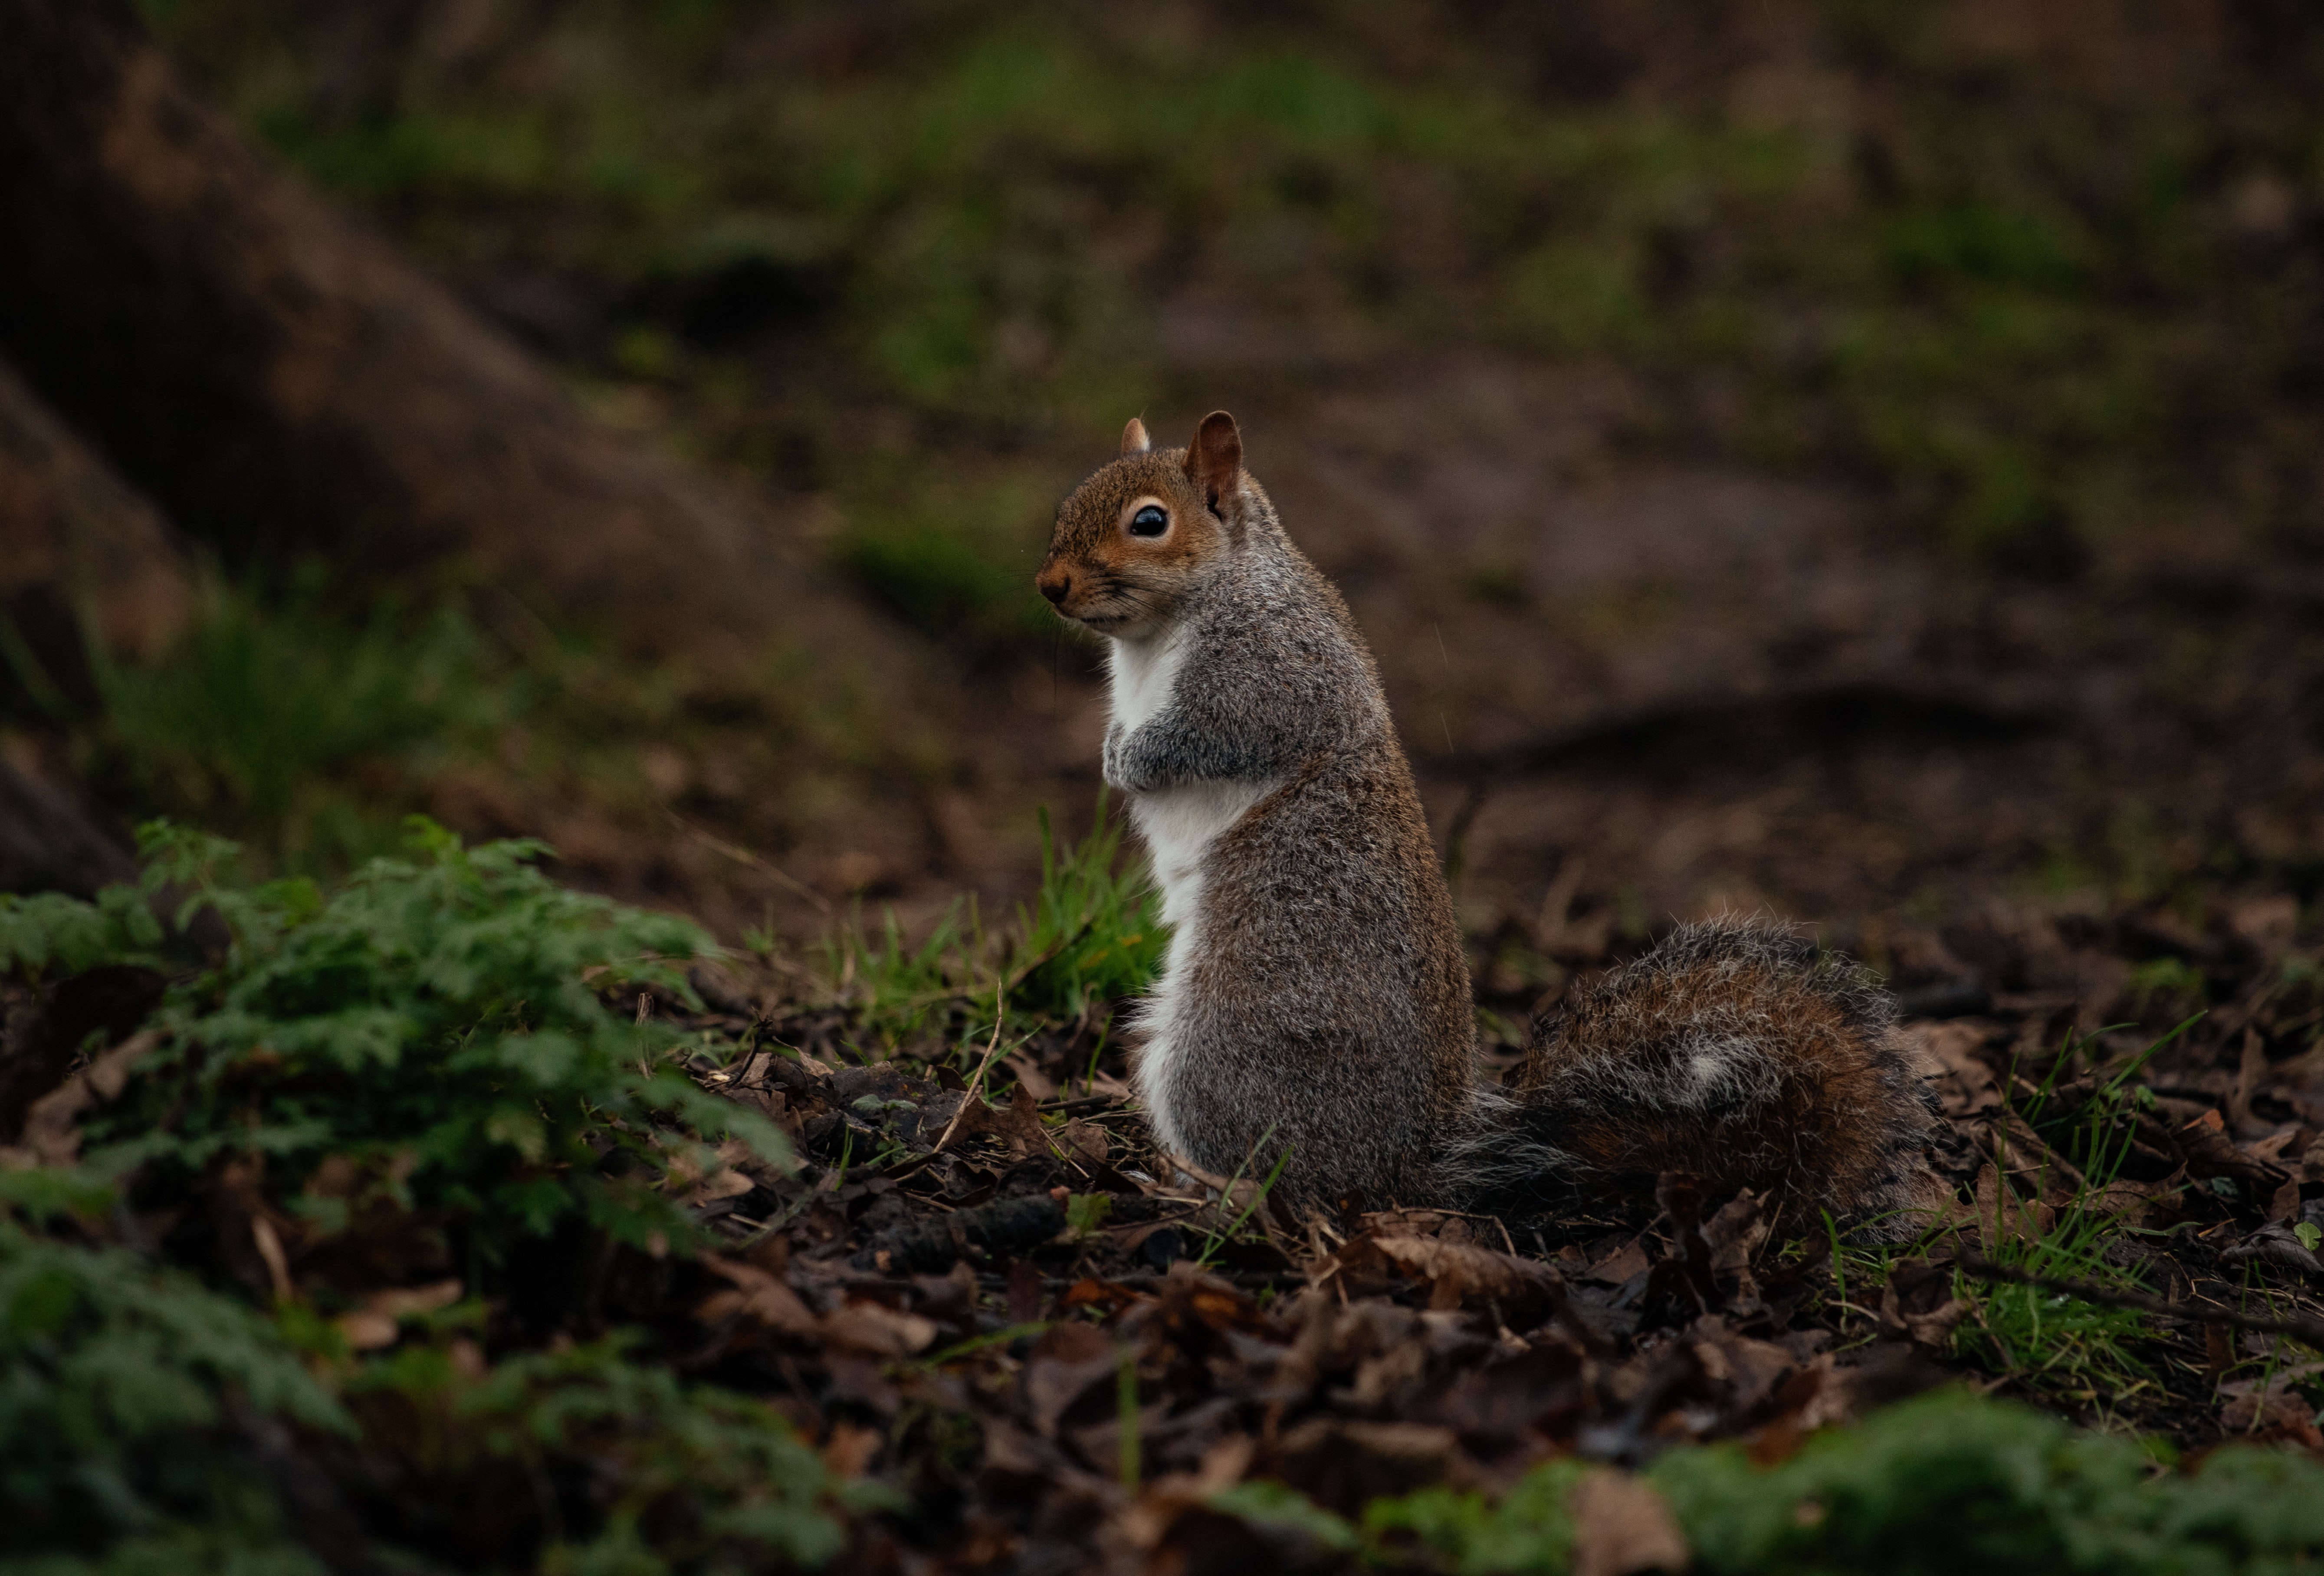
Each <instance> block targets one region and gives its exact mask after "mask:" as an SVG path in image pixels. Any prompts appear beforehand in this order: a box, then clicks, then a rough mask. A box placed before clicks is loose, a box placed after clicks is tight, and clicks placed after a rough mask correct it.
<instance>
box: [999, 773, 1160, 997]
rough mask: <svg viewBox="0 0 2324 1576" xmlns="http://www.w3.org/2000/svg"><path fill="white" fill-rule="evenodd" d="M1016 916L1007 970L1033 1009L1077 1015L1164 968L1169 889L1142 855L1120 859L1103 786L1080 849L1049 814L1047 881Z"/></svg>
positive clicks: (1129, 992)
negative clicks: (1057, 834)
mask: <svg viewBox="0 0 2324 1576" xmlns="http://www.w3.org/2000/svg"><path fill="white" fill-rule="evenodd" d="M1017 923H1018V932H1019V935H1018V941H1017V950H1016V954H1015V956H1014V957H1013V958H1012V960H1011V961H1010V967H1009V977H1010V980H1011V981H1012V982H1013V985H1012V989H1011V992H1010V994H1011V999H1012V1000H1014V1002H1015V1003H1016V1004H1017V1006H1018V1007H1019V1008H1020V1009H1023V1010H1025V1011H1028V1012H1033V1013H1037V1014H1040V1015H1043V1016H1045V1017H1047V1018H1052V1019H1055V1020H1057V1021H1059V1022H1070V1021H1072V1020H1073V1019H1074V1018H1080V1017H1081V1016H1082V1015H1083V1014H1084V1013H1085V1012H1087V1011H1088V1010H1089V1009H1091V1008H1092V1007H1093V1005H1094V1006H1098V1007H1102V1006H1104V1005H1105V1004H1106V1003H1108V1002H1112V1001H1119V1000H1124V999H1125V998H1128V997H1131V996H1135V995H1137V994H1138V993H1139V991H1143V990H1145V989H1146V987H1147V986H1148V985H1150V984H1152V983H1153V982H1154V977H1155V975H1157V973H1159V972H1161V968H1162V954H1163V952H1164V950H1165V949H1166V948H1167V946H1168V945H1169V935H1170V933H1169V930H1168V928H1167V926H1164V924H1163V923H1162V894H1161V891H1160V889H1158V888H1157V887H1156V886H1155V885H1154V884H1153V881H1152V880H1151V879H1150V878H1149V877H1148V874H1147V872H1146V868H1145V866H1144V864H1143V863H1142V862H1139V861H1137V860H1134V859H1131V860H1125V859H1124V858H1123V857H1122V853H1121V824H1120V822H1119V821H1117V820H1115V819H1113V818H1112V817H1111V816H1108V815H1107V814H1106V795H1105V793H1104V791H1103V790H1102V789H1101V790H1100V791H1099V793H1098V799H1097V815H1096V818H1095V820H1094V821H1093V824H1092V825H1091V828H1090V834H1089V835H1088V836H1087V837H1085V838H1084V839H1083V840H1082V841H1081V843H1080V844H1079V845H1078V846H1076V847H1071V848H1062V849H1061V848H1059V847H1058V846H1057V844H1056V842H1055V841H1054V840H1053V839H1052V837H1051V834H1050V828H1049V815H1048V812H1047V810H1043V811H1042V812H1041V888H1040V890H1039V891H1038V892H1037V893H1036V894H1035V895H1034V899H1033V904H1032V907H1031V908H1029V909H1020V910H1019V912H1018V916H1017Z"/></svg>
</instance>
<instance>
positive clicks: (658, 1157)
mask: <svg viewBox="0 0 2324 1576" xmlns="http://www.w3.org/2000/svg"><path fill="white" fill-rule="evenodd" d="M412 843H413V852H414V853H415V855H416V857H414V858H409V859H381V860H375V861H373V862H371V863H369V864H367V865H366V866H364V868H363V869H362V870H361V871H358V872H357V873H356V875H355V877H354V878H353V879H351V880H349V881H348V883H347V884H346V887H345V888H344V889H342V890H340V891H337V892H336V893H333V894H331V895H330V896H328V897H326V896H325V895H324V894H323V893H322V892H321V890H320V889H318V888H317V887H316V885H315V884H314V883H313V882H311V881H309V880H304V879H292V880H278V881H272V882H267V883H264V884H262V885H258V886H245V885H240V884H235V883H232V882H229V881H227V880H223V879H222V878H221V870H222V867H223V866H224V864H225V862H226V861H227V860H229V859H230V858H231V857H232V855H233V852H234V851H233V845H232V844H230V843H222V842H220V841H218V840H216V839H212V838H207V837H202V836H198V835H194V834H184V833H179V832H174V831H171V830H169V829H167V828H153V829H150V830H149V834H148V838H147V853H148V856H149V859H150V861H151V862H150V864H149V872H148V880H149V885H152V886H159V885H160V884H161V883H162V882H163V881H175V882H179V883H181V884H184V885H187V886H190V887H192V888H194V889H195V890H196V893H197V895H196V896H195V897H194V898H192V899H189V903H188V906H187V907H188V911H189V912H190V911H192V910H194V909H197V908H208V909H210V910H212V911H213V912H215V913H216V914H217V917H218V918H219V919H220V920H222V921H223V922H224V924H225V926H226V929H227V931H228V932H229V934H230V935H231V936H232V938H233V941H232V945H231V947H230V949H229V951H228V953H227V954H226V960H225V962H224V963H222V964H221V965H220V966H219V967H217V969H215V970H213V971H210V972H205V973H203V974H200V975H198V976H197V977H195V978H193V979H190V980H187V981H181V982H177V983H175V984H173V985H172V986H171V989H170V991H169V994H168V996H167V997H166V999H165V1000H164V1001H163V1003H162V1005H161V1008H160V1009H158V1011H157V1012H156V1014H155V1016H154V1018H153V1023H154V1026H155V1027H156V1028H160V1029H161V1030H163V1031H164V1032H165V1034H166V1036H167V1039H166V1042H165V1044H163V1045H162V1046H161V1047H160V1048H159V1049H157V1050H155V1051H153V1052H152V1054H151V1055H150V1056H149V1057H148V1058H147V1060H146V1061H145V1062H144V1063H143V1064H142V1065H141V1066H140V1068H139V1069H138V1076H137V1077H136V1079H135V1080H134V1082H133V1083H131V1085H130V1087H129V1088H128V1090H127V1091H126V1092H125V1093H124V1097H123V1099H122V1100H121V1101H119V1102H118V1103H117V1104H116V1105H115V1107H114V1109H112V1110H111V1111H108V1112H107V1113H106V1114H105V1115H104V1116H103V1117H101V1118H99V1119H97V1120H95V1121H94V1122H92V1123H91V1124H90V1127H89V1129H88V1137H89V1138H90V1140H91V1141H92V1146H93V1147H92V1148H91V1151H90V1153H89V1155H88V1166H90V1167H91V1168H92V1169H93V1170H94V1171H95V1172H97V1173H98V1174H99V1175H123V1174H125V1173H127V1172H129V1171H131V1170H132V1169H133V1168H134V1169H137V1170H138V1171H139V1174H140V1176H141V1185H145V1186H162V1187H165V1188H167V1189H169V1190H171V1191H175V1192H182V1191H185V1190H188V1189H190V1188H192V1187H194V1186H196V1184H197V1183H198V1179H200V1178H202V1177H204V1176H207V1175H215V1174H216V1172H217V1168H218V1167H219V1166H222V1165H226V1164H227V1163H230V1162H232V1161H235V1160H236V1159H246V1160H256V1161H260V1162H262V1163H263V1166H264V1172H265V1176H266V1181H267V1184H268V1186H269V1187H270V1188H271V1189H272V1190H274V1191H275V1192H277V1193H278V1194H281V1196H283V1197H285V1198H286V1199H287V1200H288V1201H290V1204H291V1207H292V1208H293V1209H296V1210H299V1211H300V1212H302V1213H304V1214H305V1215H306V1216H307V1217H308V1218H309V1224H310V1225H311V1226H312V1227H313V1229H314V1230H317V1231H318V1232H319V1233H321V1234H322V1235H324V1236H328V1235H330V1234H332V1233H334V1232H335V1231H337V1230H345V1229H346V1226H347V1224H348V1215H349V1211H350V1209H351V1208H353V1207H355V1206H356V1205H359V1204H361V1203H364V1202H367V1201H369V1202H385V1203H392V1206H393V1207H395V1208H397V1209H400V1210H404V1211H414V1212H419V1213H420V1215H421V1216H422V1217H423V1218H426V1219H429V1220H434V1221H448V1222H450V1223H452V1224H453V1225H454V1226H455V1227H456V1228H457V1231H458V1233H459V1236H460V1238H461V1245H462V1246H465V1248H466V1249H467V1250H468V1253H469V1255H470V1261H471V1262H472V1263H473V1264H476V1265H480V1266H481V1265H486V1264H493V1263H496V1262H497V1261H498V1260H499V1259H500V1258H501V1257H502V1256H503V1254H504V1253H505V1252H506V1251H507V1249H508V1248H509V1247H510V1245H511V1244H512V1242H513V1241H514V1240H517V1239H518V1238H520V1237H522V1236H526V1235H532V1236H540V1235H546V1234H548V1233H549V1232H551V1231H553V1230H557V1229H558V1227H559V1226H560V1225H562V1224H564V1223H567V1222H568V1221H569V1222H572V1223H574V1224H576V1225H582V1226H585V1227H586V1228H588V1229H591V1230H596V1231H601V1232H604V1233H605V1234H606V1235H608V1236H610V1237H611V1238H613V1239H614V1240H621V1241H625V1242H630V1243H633V1244H637V1245H641V1246H642V1245H645V1244H647V1243H648V1241H649V1240H650V1239H653V1238H654V1236H655V1234H656V1233H659V1234H660V1240H664V1241H671V1240H684V1239H685V1237H686V1235H687V1230H688V1228H687V1223H686V1219H685V1217H684V1216H682V1215H681V1214H680V1213H679V1212H678V1210H677V1208H676V1207H675V1206H674V1204H672V1203H670V1201H669V1199H668V1198H667V1197H665V1196H664V1195H663V1194H661V1193H659V1191H657V1184H659V1181H660V1179H661V1177H662V1175H663V1173H664V1170H665V1168H666V1166H667V1165H668V1164H669V1158H670V1156H671V1154H672V1152H673V1151H678V1150H687V1149H689V1148H690V1147H691V1146H692V1143H693V1140H691V1139H690V1138H687V1137H686V1129H678V1128H677V1127H676V1125H675V1124H677V1123H680V1122H683V1123H686V1124H688V1127H689V1128H690V1129H691V1130H692V1131H694V1132H698V1133H702V1134H706V1135H709V1136H711V1137H713V1138H718V1137H725V1136H730V1135H731V1136H733V1137H736V1138H741V1139H742V1140H743V1141H744V1142H746V1143H747V1144H749V1145H750V1146H751V1147H752V1148H754V1149H755V1150H756V1151H757V1152H758V1153H759V1154H760V1155H761V1157H764V1158H765V1159H767V1160H768V1161H770V1163H777V1164H779V1163H782V1162H783V1161H784V1160H785V1159H786V1158H787V1155H786V1151H785V1148H784V1145H783V1140H782V1138H781V1135H780V1134H779V1133H778V1132H777V1131H776V1130H775V1129H773V1128H772V1127H771V1126H770V1125H769V1124H768V1123H767V1122H765V1121H764V1120H763V1119H761V1118H759V1117H757V1116H756V1115H754V1114H753V1113H752V1112H749V1111H744V1110H742V1108H740V1107H737V1106H735V1105H733V1104H732V1103H730V1102H727V1101H720V1100H717V1099H715V1098H714V1097H713V1096H710V1095H708V1094H705V1093H704V1092H702V1090H701V1089H700V1088H699V1086H697V1085H696V1083H694V1081H693V1080H692V1079H690V1078H688V1077H687V1076H686V1075H685V1074H683V1073H681V1072H679V1071H678V1070H677V1069H676V1068H674V1067H672V1066H670V1065H669V1064H668V1058H669V1055H670V1054H671V1053H672V1052H673V1051H674V1050H675V1049H676V1048H677V1040H676V1038H675V1035H674V1031H672V1030H670V1029H669V1028H668V1027H667V1026H657V1025H655V1024H652V1023H645V1022H637V1021H633V1019H632V1016H631V1015H630V1014H628V1013H626V1012H624V1011H623V1010H622V1006H623V1005H626V1003H627V1002H628V1001H630V1000H634V997H635V994H636V992H638V991H660V992H663V993H666V994H668V995H670V996H673V997H676V998H678V999H680V1000H687V1001H688V1002H691V1001H693V1000H694V997H693V990H692V987H691V986H690V985H688V984H687V982H686V978H685V976H684V974H683V972H681V970H680V967H679V965H680V964H681V963H683V961H684V960H686V959H687V958H691V957H695V956H699V955H703V954H707V953H709V952H712V951H714V950H715V949H714V948H713V947H712V946H711V945H710V943H709V939H708V938H707V937H706V936H705V935H703V934H702V933H701V932H700V931H698V930H696V928H695V927H694V926H691V925H689V924H687V923H686V922H685V921H683V920H678V919H673V918H669V917H665V916H661V915H655V914H647V913H642V912H640V911H638V910H634V909H624V908H618V907H617V906H615V905H613V904H611V903H608V902H606V901H605V900H604V899H597V898H590V897H585V896H583V895H581V894H579V893H576V892H571V891H567V890H566V889H563V888H560V887H558V886H557V885H556V884H555V883H553V882H551V881H550V880H549V879H548V878H547V877H546V876H544V875H543V874H542V873H541V872H540V871H539V869H537V868H536V867H535V865H534V863H533V862H534V861H536V860H538V859H539V857H541V856H542V855H543V854H545V853H547V850H546V849H545V848H544V847H543V846H542V845H541V844H539V843H492V844H488V845H486V846H484V847H481V848H476V849H473V850H471V849H464V848H462V847H461V846H460V844H459V842H458V840H457V839H456V838H454V837H452V836H451V835H450V834H447V833H446V832H444V831H442V830H441V829H440V828H438V827H436V826H434V825H430V824H428V823H426V822H420V823H418V825H417V828H416V830H415V832H414V834H413V839H412ZM108 902H109V903H111V904H114V905H115V906H117V904H118V900H117V899H108ZM88 908H89V914H90V917H88V918H87V919H86V920H85V921H84V923H86V924H88V925H90V926H95V925H97V924H99V923H102V922H103V916H104V915H105V913H106V909H105V908H99V907H97V906H95V905H91V906H88ZM128 939H131V940H137V939H139V938H138V937H136V936H134V935H132V936H130V937H129V938H128ZM31 957H32V954H28V953H27V954H17V953H14V952H12V953H11V954H7V955H5V956H0V966H15V967H18V968H23V967H26V966H28V964H29V963H30V960H31ZM609 995H610V996H613V998H615V1004H609V1002H608V1000H607V998H608V996H609ZM327 1158H328V1159H331V1160H332V1161H333V1162H334V1163H335V1164H336V1165H337V1166H339V1167H341V1168H342V1169H343V1170H345V1171H346V1173H347V1175H346V1176H344V1177H343V1178H341V1179H340V1183H339V1184H338V1185H335V1186H333V1187H330V1188H325V1189H320V1190H318V1191H317V1192H316V1193H314V1194H305V1193H302V1192H301V1191H300V1189H301V1184H304V1183H306V1182H307V1181H308V1180H309V1179H310V1178H312V1177H313V1176H314V1175H315V1173H316V1171H317V1169H318V1167H319V1166H321V1165H322V1164H323V1162H324V1161H325V1160H326V1159H327ZM356 1194H361V1196H359V1197H358V1196H355V1195H356Z"/></svg>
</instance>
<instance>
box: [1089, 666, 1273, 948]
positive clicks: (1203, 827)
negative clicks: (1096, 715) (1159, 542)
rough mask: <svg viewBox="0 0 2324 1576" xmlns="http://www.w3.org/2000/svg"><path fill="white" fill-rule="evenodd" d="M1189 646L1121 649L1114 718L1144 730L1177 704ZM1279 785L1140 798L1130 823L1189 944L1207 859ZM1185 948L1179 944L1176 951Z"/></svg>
mask: <svg viewBox="0 0 2324 1576" xmlns="http://www.w3.org/2000/svg"><path fill="white" fill-rule="evenodd" d="M1184 664H1185V645H1184V644H1183V643H1181V641H1179V640H1178V639H1177V638H1176V634H1175V632H1174V633H1173V634H1172V635H1167V636H1163V637H1160V638H1158V639H1156V640H1152V641H1115V642H1114V646H1113V662H1112V679H1113V720H1114V722H1115V723H1117V724H1118V725H1120V728H1121V729H1122V731H1123V732H1124V733H1129V732H1131V731H1133V730H1135V729H1137V728H1138V727H1139V726H1140V725H1141V724H1143V723H1146V722H1148V720H1149V719H1151V718H1152V717H1153V716H1154V715H1155V714H1157V713H1158V712H1160V711H1161V710H1162V708H1163V707H1164V706H1166V705H1168V704H1169V703H1170V692H1171V689H1172V688H1173V687H1174V686H1176V683H1177V678H1178V670H1179V668H1181V667H1182V666H1183V665H1184ZM1273 786H1274V785H1273V784H1271V783H1256V782H1191V783H1183V784H1180V785H1178V786H1177V787H1175V788H1157V789H1154V790H1152V791H1150V792H1147V793H1140V794H1134V795H1132V796H1131V797H1130V820H1131V821H1132V822H1133V823H1134V824H1135V825H1137V827H1138V831H1139V835H1140V836H1142V837H1144V838H1145V840H1146V851H1147V854H1148V859H1149V861H1150V862H1151V863H1152V865H1153V868H1154V881H1155V884H1156V885H1157V886H1158V887H1160V888H1161V889H1162V918H1163V921H1164V922H1165V923H1166V924H1167V925H1169V926H1171V928H1172V929H1173V930H1175V931H1176V933H1177V937H1178V939H1179V940H1180V941H1181V942H1183V941H1184V939H1185V937H1186V935H1187V933H1188V932H1189V931H1190V930H1191V929H1192V927H1193V924H1194V917H1195V912H1196V910H1197V909H1198V908H1200V906H1201V903H1202V880H1203V878H1202V864H1203V856H1204V855H1205V854H1207V853H1209V852H1210V848H1211V844H1212V843H1214V842H1216V841H1217V840H1218V837H1219V834H1221V833H1222V832H1224V831H1225V830H1226V829H1227V828H1228V827H1230V826H1231V825H1234V824H1235V823H1236V822H1237V821H1238V820H1240V819H1241V817H1242V813H1243V812H1244V811H1245V810H1248V809H1250V807H1251V806H1253V805H1255V804H1257V803H1258V802H1259V800H1260V799H1262V798H1264V797H1267V795H1268V791H1269V790H1270V789H1271V788H1273ZM1177 950H1178V948H1177V947H1176V946H1175V945H1174V946H1173V948H1172V951H1173V952H1174V953H1176V951H1177Z"/></svg>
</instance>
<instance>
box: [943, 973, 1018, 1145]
mask: <svg viewBox="0 0 2324 1576" xmlns="http://www.w3.org/2000/svg"><path fill="white" fill-rule="evenodd" d="M1002 1000H1004V998H1003V997H1002V996H1001V992H1000V991H994V992H993V993H992V1002H993V1006H992V1038H991V1040H990V1041H988V1042H987V1043H986V1045H985V1047H984V1055H983V1058H982V1060H980V1061H979V1062H978V1063H977V1064H976V1073H975V1075H974V1076H973V1077H972V1078H970V1079H969V1081H968V1088H967V1090H966V1091H965V1092H964V1093H963V1094H962V1095H961V1097H960V1104H959V1105H957V1106H955V1107H954V1108H953V1113H952V1120H950V1121H948V1122H946V1123H945V1130H944V1131H943V1132H942V1133H940V1134H938V1135H937V1137H936V1147H935V1148H933V1149H931V1150H929V1151H928V1157H929V1158H930V1159H934V1158H935V1157H936V1156H938V1155H941V1154H943V1153H944V1147H945V1145H946V1144H947V1143H950V1142H951V1141H952V1130H953V1129H954V1128H956V1127H958V1126H960V1119H961V1113H962V1112H964V1111H967V1110H968V1102H969V1101H972V1100H974V1099H975V1098H976V1092H977V1090H978V1089H979V1088H981V1087H982V1085H983V1083H984V1070H985V1069H986V1068H987V1067H990V1066H991V1065H992V1055H993V1053H994V1052H996V1051H998V1050H999V1049H1000V1048H1001V1025H1002V1024H1003V1023H1004V1022H1006V1021H1007V1020H1008V1016H1009V1015H1008V1014H1007V1013H1005V1012H1003V1011H1001V1001H1002Z"/></svg>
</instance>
